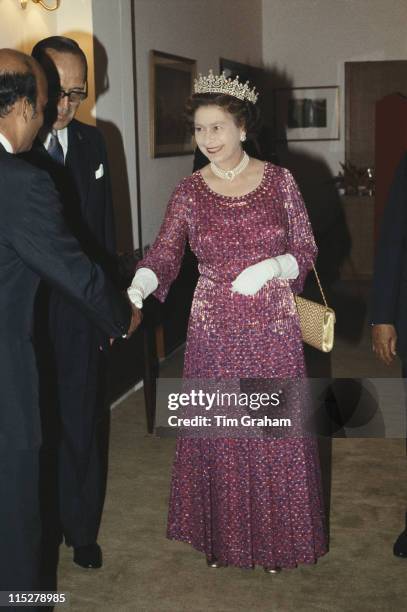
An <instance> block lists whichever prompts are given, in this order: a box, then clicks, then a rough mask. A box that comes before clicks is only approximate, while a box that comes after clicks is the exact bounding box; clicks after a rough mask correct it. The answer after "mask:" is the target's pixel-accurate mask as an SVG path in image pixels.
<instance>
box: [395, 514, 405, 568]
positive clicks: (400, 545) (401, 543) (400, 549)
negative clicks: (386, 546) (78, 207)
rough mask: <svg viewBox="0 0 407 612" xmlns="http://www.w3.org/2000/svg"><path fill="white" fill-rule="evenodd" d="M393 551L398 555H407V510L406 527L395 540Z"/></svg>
mask: <svg viewBox="0 0 407 612" xmlns="http://www.w3.org/2000/svg"><path fill="white" fill-rule="evenodd" d="M393 553H394V555H395V556H396V557H407V512H406V525H405V529H404V531H402V532H401V533H400V535H399V537H398V538H397V540H396V541H395V542H394V546H393Z"/></svg>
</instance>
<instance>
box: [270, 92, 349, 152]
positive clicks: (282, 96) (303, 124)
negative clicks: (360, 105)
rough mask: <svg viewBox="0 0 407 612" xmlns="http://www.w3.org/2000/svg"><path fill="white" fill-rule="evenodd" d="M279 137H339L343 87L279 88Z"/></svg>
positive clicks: (277, 110)
mask: <svg viewBox="0 0 407 612" xmlns="http://www.w3.org/2000/svg"><path fill="white" fill-rule="evenodd" d="M274 95H275V106H274V108H275V121H276V126H275V129H276V135H277V140H284V141H291V142H293V141H301V140H303V141H305V140H339V137H340V136H339V87H338V86H337V85H328V86H318V87H293V88H285V89H276V90H275V92H274Z"/></svg>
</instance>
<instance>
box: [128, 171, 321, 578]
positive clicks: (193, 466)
mask: <svg viewBox="0 0 407 612" xmlns="http://www.w3.org/2000/svg"><path fill="white" fill-rule="evenodd" d="M187 239H188V240H189V242H190V246H191V248H192V250H193V251H194V253H195V254H196V256H197V258H198V262H199V272H200V278H199V281H198V285H197V287H196V291H195V295H194V300H193V304H192V310H191V316H190V320H189V327H188V338H187V346H186V353H185V365H184V377H185V378H206V379H229V378H235V379H238V378H243V377H244V378H249V377H253V378H272V377H281V378H298V377H303V376H305V369H304V357H303V349H302V342H301V334H300V329H299V324H298V317H297V313H296V308H295V304H294V298H293V292H294V293H298V292H300V291H301V289H302V286H303V282H304V279H305V277H306V275H307V273H308V271H309V269H310V268H311V266H312V262H313V260H314V258H315V254H316V247H315V243H314V239H313V235H312V231H311V228H310V224H309V220H308V216H307V213H306V209H305V206H304V203H303V201H302V198H301V195H300V193H299V191H298V188H297V186H296V184H295V182H294V180H293V178H292V176H291V174H290V173H289V172H288V170H286V169H284V168H280V167H277V166H274V165H273V164H270V163H266V165H265V171H264V175H263V178H262V181H261V183H260V185H259V186H258V187H257V188H256V189H255V190H254V191H252V192H250V193H249V194H247V195H245V196H241V197H229V196H221V195H219V194H217V193H215V192H213V191H212V190H211V189H210V188H209V187H208V185H207V184H206V183H205V181H204V179H203V177H202V175H201V173H200V172H195V173H194V174H193V175H192V176H189V177H187V178H185V179H183V180H182V181H181V182H180V183H179V185H178V187H177V188H176V190H175V191H174V193H173V195H172V197H171V200H170V203H169V206H168V209H167V213H166V216H165V219H164V222H163V225H162V227H161V230H160V233H159V235H158V237H157V240H156V241H155V243H154V245H153V246H152V248H151V249H150V251H149V252H148V254H147V256H146V258H145V259H144V260H143V262H142V263H141V264H140V265H141V266H144V267H149V268H151V269H152V270H154V272H155V273H156V275H157V277H158V279H159V286H158V288H157V290H156V292H155V295H156V297H158V299H160V300H164V299H165V297H166V295H167V292H168V289H169V287H170V284H171V283H172V281H173V280H174V279H175V277H176V276H177V274H178V271H179V267H180V263H181V259H182V255H183V252H184V246H185V242H186V240H187ZM283 253H291V254H292V255H294V257H295V258H296V260H297V262H298V266H299V270H300V273H299V277H298V278H297V279H296V280H295V281H287V280H278V279H274V280H272V281H270V282H269V283H267V284H266V286H264V287H263V288H262V289H261V290H260V291H259V292H258V293H257V294H256V295H255V296H249V297H247V296H243V295H240V294H237V293H232V292H231V283H232V281H233V280H234V279H235V278H236V276H237V275H238V274H239V273H240V272H241V271H242V270H243V269H244V268H246V267H247V266H249V265H252V264H254V263H256V262H258V261H261V260H263V259H266V258H268V257H273V256H276V255H281V254H283ZM168 537H169V538H172V539H175V540H181V541H183V542H188V543H189V544H191V545H192V546H194V547H195V548H196V549H198V550H199V551H202V552H203V553H205V554H206V555H207V557H208V558H216V559H218V560H219V561H220V562H221V563H222V564H228V565H236V566H239V567H252V566H254V565H257V564H258V565H263V566H268V567H283V568H293V567H296V565H297V564H298V563H314V562H315V561H316V559H317V558H318V557H320V556H321V555H323V554H324V553H325V552H326V551H327V540H326V533H325V526H324V513H323V503H322V492H321V480H320V471H319V462H318V453H317V444H316V440H315V439H313V438H310V437H309V438H286V439H251V440H250V439H241V438H218V439H196V438H186V437H179V438H178V440H177V448H176V455H175V460H174V466H173V477H172V484H171V495H170V503H169V516H168Z"/></svg>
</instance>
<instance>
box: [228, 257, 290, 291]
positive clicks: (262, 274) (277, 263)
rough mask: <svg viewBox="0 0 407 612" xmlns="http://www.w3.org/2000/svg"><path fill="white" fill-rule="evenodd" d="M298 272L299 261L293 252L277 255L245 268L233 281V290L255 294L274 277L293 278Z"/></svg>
mask: <svg viewBox="0 0 407 612" xmlns="http://www.w3.org/2000/svg"><path fill="white" fill-rule="evenodd" d="M298 274H299V269H298V263H297V260H296V259H295V257H294V256H293V255H291V253H285V254H284V255H277V257H271V258H270V259H264V260H263V261H259V263H256V264H254V265H253V266H249V267H248V268H245V269H244V270H243V272H241V273H240V274H239V275H238V276H237V277H236V278H235V280H234V281H233V283H232V291H235V292H236V293H240V294H241V295H255V294H256V293H257V292H258V291H259V290H260V289H261V288H262V287H263V285H265V284H266V283H267V282H268V281H270V280H271V279H273V278H284V279H290V280H293V279H295V278H297V276H298Z"/></svg>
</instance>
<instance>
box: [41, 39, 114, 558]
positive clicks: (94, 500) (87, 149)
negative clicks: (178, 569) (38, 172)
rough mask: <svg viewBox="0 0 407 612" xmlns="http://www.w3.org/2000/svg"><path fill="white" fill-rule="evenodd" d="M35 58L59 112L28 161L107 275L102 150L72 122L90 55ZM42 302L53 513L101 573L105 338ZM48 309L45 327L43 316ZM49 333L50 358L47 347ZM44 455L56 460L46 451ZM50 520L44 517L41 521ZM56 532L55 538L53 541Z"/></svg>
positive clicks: (73, 48) (109, 211) (59, 302)
mask: <svg viewBox="0 0 407 612" xmlns="http://www.w3.org/2000/svg"><path fill="white" fill-rule="evenodd" d="M32 55H33V57H35V59H37V61H39V63H40V64H41V65H42V66H43V68H44V69H45V71H46V74H47V78H48V85H49V89H50V92H51V91H52V92H53V98H54V102H55V104H54V111H55V112H54V116H52V115H51V118H50V119H49V123H48V125H45V126H44V129H43V130H42V132H41V133H40V137H41V142H39V143H38V142H37V143H36V145H37V146H35V147H34V148H33V150H32V152H31V154H30V161H31V162H32V163H34V164H36V165H37V166H38V167H41V168H43V169H44V170H47V171H48V172H49V174H50V175H51V177H52V178H53V180H54V183H55V186H56V188H57V190H58V192H59V194H60V197H61V200H62V202H63V204H64V214H65V218H66V221H67V223H68V225H69V228H70V229H71V231H72V233H73V234H74V236H75V237H76V238H77V239H78V240H79V242H80V244H81V247H82V249H83V250H84V251H85V253H86V254H87V255H88V256H89V257H90V258H91V259H93V260H94V261H96V262H98V263H99V264H100V265H102V267H103V269H104V270H105V271H108V272H109V273H110V274H111V275H112V274H114V256H115V251H116V245H115V232H114V222H113V206H112V197H111V185H110V178H109V167H108V161H107V155H106V148H105V144H104V141H103V137H102V135H101V133H100V132H99V130H98V129H97V128H95V127H93V126H90V125H86V124H84V123H81V122H79V121H77V120H76V119H75V114H76V112H77V110H78V108H79V105H80V103H81V101H82V100H84V99H85V98H86V96H87V71H88V67H87V61H86V57H85V55H84V53H83V51H82V50H81V49H80V47H79V46H78V44H77V43H76V42H75V41H74V40H72V39H69V38H65V37H62V36H52V37H50V38H46V39H44V40H41V41H40V42H38V43H37V44H36V45H35V47H34V49H33V51H32ZM51 112H52V108H51ZM43 296H44V291H43V292H42V298H43ZM45 302H48V303H45V304H44V298H43V299H42V300H41V301H40V302H39V309H38V315H39V317H40V319H42V323H41V324H40V326H39V332H40V334H39V335H40V336H41V337H42V338H43V341H42V342H41V343H40V346H39V362H40V364H41V365H42V371H43V376H41V378H40V382H41V384H40V389H41V390H42V393H41V394H40V403H41V406H42V412H43V414H44V415H46V414H47V411H48V413H49V412H52V413H54V414H55V412H56V411H57V414H58V417H59V423H58V432H57V431H52V428H47V430H46V431H44V437H45V438H46V442H47V444H46V446H49V445H51V446H52V444H54V446H56V451H57V463H58V470H57V480H58V488H59V511H58V510H57V512H56V513H57V514H59V522H60V525H61V531H62V534H63V536H64V538H65V542H66V543H67V544H68V545H69V546H72V547H73V549H74V557H73V558H74V561H75V563H77V564H78V565H80V566H82V567H87V568H99V567H101V565H102V551H101V548H100V547H99V545H98V544H97V536H98V532H99V526H100V521H101V516H102V510H103V504H104V498H105V489H106V477H107V452H108V445H107V440H108V424H109V406H108V405H107V397H106V375H107V372H106V365H107V352H108V348H109V345H108V337H107V336H106V334H103V332H101V331H100V329H99V328H98V327H97V326H96V325H94V323H93V322H91V321H89V319H87V318H86V317H85V316H84V315H83V313H82V312H81V311H80V310H79V309H78V308H76V307H75V306H74V305H72V304H71V303H70V302H69V301H68V300H66V298H65V296H63V295H62V294H61V293H60V292H59V291H57V290H51V292H50V294H49V296H48V299H47V298H46V299H45ZM47 311H48V317H49V321H46V320H45V319H46V317H45V316H44V315H45V314H46V312H47ZM45 328H48V330H49V339H50V344H51V350H49V347H48V346H46V342H45V341H44V338H46V336H47V334H46V333H44V332H45ZM49 355H51V359H49ZM52 363H53V364H54V379H55V380H56V385H55V389H54V391H55V394H54V395H53V392H52V389H51V388H50V385H52V383H53V382H55V381H53V380H52V378H53V377H52V366H51V367H50V364H52ZM41 365H40V367H41ZM46 387H48V388H46ZM44 418H45V420H46V421H47V422H48V423H51V422H52V420H51V419H49V418H47V417H46V416H45V417H44ZM55 429H56V428H55V427H54V430H55ZM47 434H48V435H47ZM47 438H48V439H47ZM44 456H47V455H44ZM50 456H51V459H52V453H51V455H50ZM48 517H49V513H45V518H46V520H47V522H48ZM62 534H61V535H60V536H58V533H57V536H56V537H57V539H61V537H62Z"/></svg>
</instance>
